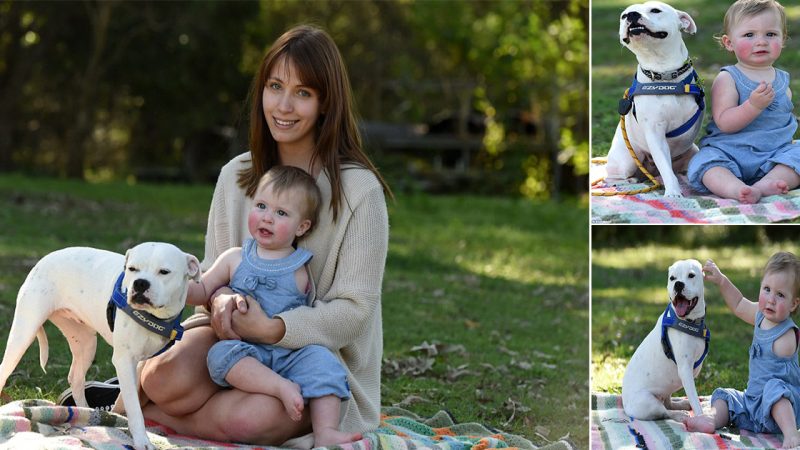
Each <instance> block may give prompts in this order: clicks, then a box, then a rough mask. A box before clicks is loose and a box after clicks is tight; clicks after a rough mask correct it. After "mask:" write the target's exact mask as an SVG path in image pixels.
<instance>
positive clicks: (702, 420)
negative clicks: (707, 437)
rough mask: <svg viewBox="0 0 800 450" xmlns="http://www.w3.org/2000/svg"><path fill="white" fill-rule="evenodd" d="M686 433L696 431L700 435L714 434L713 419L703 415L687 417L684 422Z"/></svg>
mask: <svg viewBox="0 0 800 450" xmlns="http://www.w3.org/2000/svg"><path fill="white" fill-rule="evenodd" d="M685 423H686V429H687V430H688V431H698V432H700V433H707V434H714V431H715V430H716V428H715V427H714V418H713V417H711V416H707V415H705V414H703V415H702V416H695V417H689V418H688V419H687V420H686V422H685Z"/></svg>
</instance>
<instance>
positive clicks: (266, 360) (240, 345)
mask: <svg viewBox="0 0 800 450" xmlns="http://www.w3.org/2000/svg"><path fill="white" fill-rule="evenodd" d="M257 248H258V246H257V244H256V242H255V240H253V239H248V240H247V241H246V242H245V243H244V246H243V247H242V262H241V263H240V264H239V267H237V268H236V271H235V272H234V274H233V278H232V279H231V281H230V287H231V288H232V289H233V290H234V291H236V292H237V293H239V294H243V295H249V296H251V297H253V298H255V299H257V300H258V303H259V305H261V308H262V309H263V310H264V312H266V313H267V315H268V316H269V317H272V316H274V315H275V314H279V313H281V312H284V311H289V310H291V309H294V308H297V307H298V306H303V305H306V304H307V302H308V295H307V294H304V293H302V292H300V291H298V289H297V282H296V281H295V278H294V273H295V271H296V270H297V269H299V268H300V267H302V266H303V265H305V264H306V263H307V262H308V261H309V260H310V259H311V257H312V255H311V252H309V251H308V250H306V249H304V248H298V249H297V250H295V252H294V253H292V254H291V255H289V256H287V257H285V258H281V259H276V260H268V259H262V258H260V257H259V256H258V254H257V252H256V250H257ZM248 356H250V357H252V358H255V359H257V360H258V361H260V362H261V364H264V365H265V366H267V367H269V368H270V369H272V370H273V371H275V373H277V374H278V375H280V376H282V377H284V378H286V379H289V380H291V381H293V382H295V383H297V384H299V385H300V389H301V392H302V395H303V398H304V399H305V400H306V401H308V399H312V398H319V397H323V396H326V395H335V396H337V397H339V398H340V399H342V400H346V399H348V398H350V389H349V387H348V385H347V372H346V371H345V369H344V367H343V366H342V363H341V362H340V361H339V360H338V359H337V358H336V356H334V355H333V353H332V352H331V351H330V350H328V349H327V348H325V347H323V346H321V345H308V346H305V347H303V348H299V349H297V350H290V349H286V348H283V347H278V346H274V345H267V344H253V343H249V342H245V341H238V340H224V341H219V342H217V343H216V344H214V345H213V346H212V347H211V349H210V350H209V352H208V357H207V363H208V371H209V374H210V375H211V379H212V380H214V382H215V383H217V384H218V385H220V386H223V387H229V386H230V384H228V382H227V381H225V377H226V376H227V375H228V372H229V371H230V370H231V367H233V366H234V365H235V364H236V363H237V362H239V361H240V360H241V359H242V358H245V357H248Z"/></svg>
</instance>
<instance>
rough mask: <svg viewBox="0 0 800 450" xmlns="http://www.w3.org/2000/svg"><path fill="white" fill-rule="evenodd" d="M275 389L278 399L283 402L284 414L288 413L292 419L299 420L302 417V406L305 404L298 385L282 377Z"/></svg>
mask: <svg viewBox="0 0 800 450" xmlns="http://www.w3.org/2000/svg"><path fill="white" fill-rule="evenodd" d="M277 389H278V399H280V401H281V403H283V407H284V409H286V414H289V417H290V418H291V419H292V420H294V421H299V420H300V419H301V418H302V417H303V407H304V406H305V405H304V403H303V395H302V393H301V391H300V385H299V384H297V383H294V382H292V381H289V380H287V379H285V378H283V379H281V384H280V386H278V387H277Z"/></svg>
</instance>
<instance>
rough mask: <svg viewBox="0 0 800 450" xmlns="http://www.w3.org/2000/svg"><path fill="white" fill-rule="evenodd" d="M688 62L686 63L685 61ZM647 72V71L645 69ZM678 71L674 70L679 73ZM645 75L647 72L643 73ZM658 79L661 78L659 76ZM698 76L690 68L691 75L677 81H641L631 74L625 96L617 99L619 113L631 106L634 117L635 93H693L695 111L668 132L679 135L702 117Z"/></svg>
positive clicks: (701, 90)
mask: <svg viewBox="0 0 800 450" xmlns="http://www.w3.org/2000/svg"><path fill="white" fill-rule="evenodd" d="M687 64H688V63H687ZM645 72H647V71H645ZM679 72H680V69H679V71H677V72H675V73H678V74H679ZM645 74H646V75H647V73H645ZM658 79H661V78H660V77H659V78H658ZM699 80H700V76H699V75H697V72H696V71H695V70H694V69H692V73H691V76H689V77H686V78H684V79H683V81H681V82H679V83H666V82H655V83H641V82H639V81H638V80H636V75H635V74H634V76H633V83H632V84H631V87H629V88H628V89H626V90H625V96H624V97H623V98H622V100H620V101H619V114H620V115H621V116H624V115H625V114H628V112H629V111H630V110H631V108H633V117H634V118H636V107H635V105H634V104H633V98H634V97H636V96H637V95H694V97H695V101H696V102H697V111H696V112H695V113H694V115H693V116H692V117H690V118H689V120H687V121H686V123H684V124H683V125H681V126H679V127H678V128H676V129H674V130H672V131H670V132H668V133H667V134H666V136H667V137H668V138H672V137H676V136H680V135H682V134H683V133H686V132H687V131H689V130H690V129H691V128H692V127H693V126H694V124H695V123H696V122H697V121H698V120H699V119H701V118H702V117H703V111H704V110H705V108H706V103H705V100H704V97H705V92H704V91H703V88H702V87H701V86H700V84H698V83H699Z"/></svg>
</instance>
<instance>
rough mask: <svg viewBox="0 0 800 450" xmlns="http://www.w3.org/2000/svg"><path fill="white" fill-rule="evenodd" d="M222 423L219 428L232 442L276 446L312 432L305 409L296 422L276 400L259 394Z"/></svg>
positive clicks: (244, 403) (252, 395)
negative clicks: (301, 416)
mask: <svg viewBox="0 0 800 450" xmlns="http://www.w3.org/2000/svg"><path fill="white" fill-rule="evenodd" d="M222 420H223V423H222V424H221V425H222V429H224V430H225V433H226V434H227V435H228V439H229V440H230V441H233V442H246V443H250V444H261V445H272V446H275V445H280V444H282V443H284V442H286V441H287V440H289V439H291V438H293V437H295V436H300V435H302V434H305V433H307V432H310V431H311V425H310V419H309V414H308V408H306V410H305V411H303V418H302V419H301V420H300V421H299V422H295V421H293V420H291V419H290V418H289V416H288V415H287V414H286V412H285V410H284V408H283V405H282V404H281V403H280V401H279V400H278V399H276V398H275V397H270V396H267V395H260V394H249V395H248V397H247V399H246V400H245V401H243V402H242V403H241V404H240V407H239V408H236V409H235V410H233V411H229V413H228V414H226V415H225V416H224V417H223V419H222Z"/></svg>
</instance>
